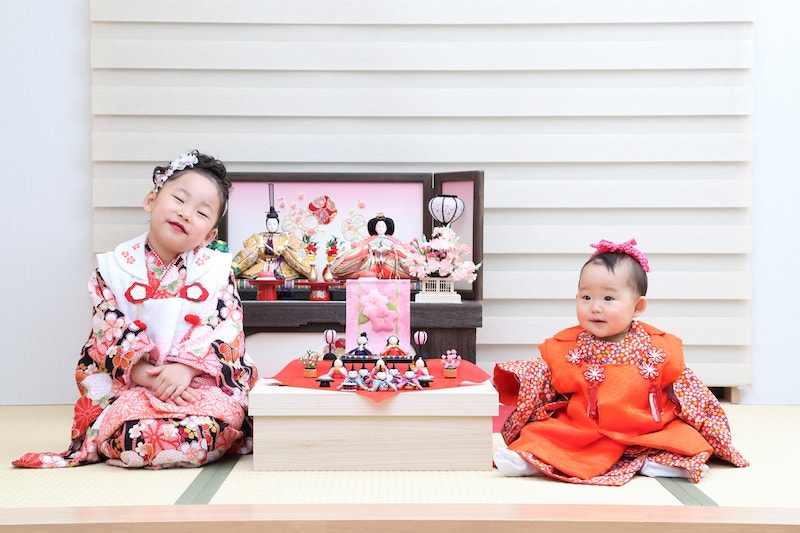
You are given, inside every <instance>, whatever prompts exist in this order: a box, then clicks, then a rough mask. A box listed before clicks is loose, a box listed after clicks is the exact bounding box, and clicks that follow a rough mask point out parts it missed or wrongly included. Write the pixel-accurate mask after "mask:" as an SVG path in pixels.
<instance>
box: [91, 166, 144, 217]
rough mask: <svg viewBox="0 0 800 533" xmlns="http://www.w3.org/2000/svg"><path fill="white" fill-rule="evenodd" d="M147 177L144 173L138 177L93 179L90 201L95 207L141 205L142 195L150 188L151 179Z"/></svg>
mask: <svg viewBox="0 0 800 533" xmlns="http://www.w3.org/2000/svg"><path fill="white" fill-rule="evenodd" d="M153 166H154V167H155V164H154V165H153ZM148 177H149V175H148V174H144V175H142V176H141V178H138V179H95V180H94V183H93V187H92V189H93V190H92V195H93V196H92V203H93V205H94V206H95V207H133V206H138V205H141V204H142V202H143V201H144V195H145V194H147V192H148V191H149V190H150V189H151V188H152V180H148Z"/></svg>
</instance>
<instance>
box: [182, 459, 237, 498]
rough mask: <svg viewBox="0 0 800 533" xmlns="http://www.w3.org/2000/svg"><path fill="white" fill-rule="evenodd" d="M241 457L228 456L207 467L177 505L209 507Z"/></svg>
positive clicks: (187, 488) (184, 492)
mask: <svg viewBox="0 0 800 533" xmlns="http://www.w3.org/2000/svg"><path fill="white" fill-rule="evenodd" d="M239 457H241V456H239V455H228V456H225V457H223V458H222V459H220V460H218V461H214V462H213V463H211V464H207V465H205V466H204V467H203V468H202V470H201V471H200V473H199V474H197V477H196V478H194V481H192V482H191V484H190V485H189V486H188V487H186V490H185V491H183V494H181V496H180V498H178V499H177V500H176V501H175V505H207V504H208V503H209V502H210V501H211V498H213V497H214V495H215V494H216V493H217V491H218V490H219V488H220V487H221V486H222V484H223V483H224V482H225V480H226V479H227V478H228V474H230V473H231V470H233V467H234V466H236V463H237V462H238V461H239Z"/></svg>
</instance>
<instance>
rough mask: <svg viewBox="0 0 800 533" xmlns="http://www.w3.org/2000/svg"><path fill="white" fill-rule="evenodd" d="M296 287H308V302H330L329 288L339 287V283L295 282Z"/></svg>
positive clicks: (340, 284)
mask: <svg viewBox="0 0 800 533" xmlns="http://www.w3.org/2000/svg"><path fill="white" fill-rule="evenodd" d="M294 284H295V285H296V286H300V287H304V286H308V301H309V302H330V301H331V287H341V286H342V282H341V281H308V280H302V281H295V282H294Z"/></svg>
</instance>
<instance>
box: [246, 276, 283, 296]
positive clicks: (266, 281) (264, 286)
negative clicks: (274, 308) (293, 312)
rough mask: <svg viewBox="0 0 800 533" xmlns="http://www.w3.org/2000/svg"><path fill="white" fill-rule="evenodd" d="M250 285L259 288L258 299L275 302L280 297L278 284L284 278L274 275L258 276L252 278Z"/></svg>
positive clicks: (280, 283) (281, 282)
mask: <svg viewBox="0 0 800 533" xmlns="http://www.w3.org/2000/svg"><path fill="white" fill-rule="evenodd" d="M250 285H252V286H253V287H256V288H257V289H258V294H257V296H256V299H257V300H258V301H259V302H274V301H275V300H277V299H278V286H279V285H283V280H282V279H278V278H274V277H257V278H254V279H251V280H250Z"/></svg>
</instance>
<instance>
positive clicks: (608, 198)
mask: <svg viewBox="0 0 800 533" xmlns="http://www.w3.org/2000/svg"><path fill="white" fill-rule="evenodd" d="M90 2H91V17H92V21H93V22H92V40H91V43H90V52H91V55H92V62H91V66H92V80H93V87H92V112H93V116H94V130H93V147H92V150H93V160H94V163H95V165H94V180H95V182H94V190H93V195H94V198H93V205H94V207H95V213H94V224H95V226H94V231H95V234H94V246H95V248H96V249H97V250H105V249H110V248H113V247H114V246H115V245H116V244H117V243H118V242H120V241H123V240H126V239H128V238H130V237H132V236H133V235H136V234H138V233H139V232H141V231H144V229H146V220H147V217H146V216H141V217H140V216H139V212H140V211H141V209H140V207H139V206H140V205H141V198H142V196H143V194H144V193H145V192H146V191H147V189H148V187H149V184H150V173H151V172H152V168H153V166H155V165H156V164H160V163H163V162H166V161H170V160H172V159H173V158H174V157H175V156H176V155H177V154H179V153H181V152H184V151H186V150H188V149H191V148H195V147H196V148H199V149H201V150H203V151H204V152H208V153H210V154H214V155H216V156H218V157H220V158H221V159H222V160H223V161H224V162H225V163H226V164H227V165H228V168H229V169H231V170H239V171H264V172H269V171H284V172H297V171H316V172H325V171H332V172H347V171H355V172H358V171H383V172H401V171H413V172H446V171H457V170H467V169H480V170H484V172H485V182H484V200H485V202H484V205H485V213H484V267H483V268H484V273H483V275H484V284H483V287H484V291H483V295H484V313H483V324H484V325H483V327H482V328H480V329H479V330H478V347H477V353H478V363H479V364H481V365H484V366H487V365H491V363H492V362H493V361H499V360H505V359H508V357H504V355H507V351H508V350H519V351H520V352H521V353H522V354H526V353H527V354H534V353H535V343H536V342H539V341H541V340H542V339H544V338H546V337H549V336H551V335H552V334H553V333H555V332H556V331H557V330H559V329H562V328H563V327H565V326H569V325H570V324H572V323H574V320H575V319H574V312H573V309H574V302H573V300H572V294H574V291H575V286H576V284H577V272H576V271H577V269H578V267H579V266H580V263H582V262H583V260H585V258H586V257H587V256H588V254H589V252H590V251H591V249H590V248H589V247H588V243H591V242H597V241H598V240H599V239H601V238H606V239H610V240H614V241H625V240H628V239H630V238H632V237H635V238H636V239H637V240H638V241H639V244H640V246H641V248H642V250H644V251H645V252H646V253H647V254H648V255H649V256H650V257H651V258H652V260H653V263H654V266H655V267H656V268H655V271H654V272H653V273H652V275H651V284H650V290H649V294H648V297H649V298H650V308H649V309H648V313H647V314H649V315H650V316H653V317H654V318H653V323H654V324H655V325H657V326H658V327H661V328H664V329H665V330H667V331H670V332H672V333H675V334H677V335H679V336H681V337H683V338H684V340H685V341H686V343H687V344H686V347H685V352H686V358H687V361H688V362H690V363H694V362H696V363H697V366H695V365H692V366H693V367H694V368H695V370H696V371H698V373H700V374H701V376H702V378H703V379H704V380H706V382H707V383H708V384H709V385H713V386H741V385H745V384H747V383H749V380H750V378H751V376H750V361H749V358H750V344H751V338H750V337H751V334H750V329H751V324H750V320H751V319H750V304H751V300H752V288H751V286H752V281H751V273H750V254H751V251H752V246H753V243H752V231H751V221H750V209H751V205H752V188H753V187H752V178H751V173H752V168H751V166H752V161H753V131H752V123H751V122H752V114H753V106H752V92H753V80H752V68H753V62H754V57H753V52H754V44H755V43H754V35H755V32H754V17H755V6H756V3H755V0H646V1H641V0H607V1H604V2H602V3H600V4H598V3H597V2H594V1H592V0H563V1H558V2H553V1H551V0H509V1H503V2H500V3H492V2H485V1H480V0H457V1H456V0H442V1H437V2H423V1H421V0H409V1H407V2H406V1H404V2H396V1H394V0H344V1H337V2H328V1H326V0H297V1H295V2H278V1H275V0H230V1H226V2H218V1H212V0H197V1H195V2H192V3H191V6H189V7H187V5H184V4H181V3H175V2H164V1H163V0H140V1H137V2H128V1H121V0H90ZM140 222H141V223H140Z"/></svg>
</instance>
